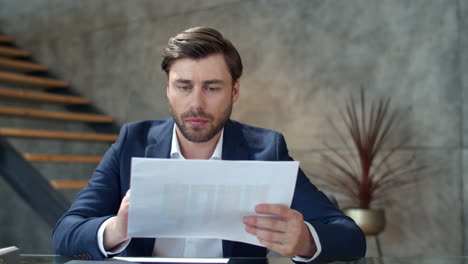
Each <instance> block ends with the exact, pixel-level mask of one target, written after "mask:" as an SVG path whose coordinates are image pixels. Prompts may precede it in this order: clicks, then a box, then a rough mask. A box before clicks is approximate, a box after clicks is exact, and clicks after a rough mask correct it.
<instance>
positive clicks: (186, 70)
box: [166, 54, 239, 142]
mask: <svg viewBox="0 0 468 264" xmlns="http://www.w3.org/2000/svg"><path fill="white" fill-rule="evenodd" d="M166 92H167V98H168V100H169V107H170V111H171V115H172V117H173V118H174V120H175V122H176V124H177V127H178V128H179V131H180V132H181V133H182V135H183V136H184V137H185V138H186V139H188V140H189V141H192V142H207V141H209V140H210V139H212V138H213V137H214V136H215V135H216V134H218V133H219V132H220V131H221V129H222V128H223V126H224V124H225V123H226V121H227V120H228V119H229V117H230V115H231V111H232V105H233V103H234V102H236V101H237V99H238V97H239V81H238V80H236V81H235V82H234V84H233V82H232V78H231V74H230V72H229V69H228V67H227V64H226V62H225V60H224V56H223V55H222V54H214V55H211V56H208V57H206V58H203V59H199V60H194V59H191V58H181V59H178V60H176V61H175V62H174V64H173V65H172V67H171V69H170V71H169V83H168V86H167V91H166Z"/></svg>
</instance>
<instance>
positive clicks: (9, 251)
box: [0, 247, 20, 264]
mask: <svg viewBox="0 0 468 264" xmlns="http://www.w3.org/2000/svg"><path fill="white" fill-rule="evenodd" d="M0 262H2V263H6V264H19V263H20V255H19V248H17V247H6V248H1V249H0Z"/></svg>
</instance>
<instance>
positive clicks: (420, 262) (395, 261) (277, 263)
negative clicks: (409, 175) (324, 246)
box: [20, 255, 468, 264]
mask: <svg viewBox="0 0 468 264" xmlns="http://www.w3.org/2000/svg"><path fill="white" fill-rule="evenodd" d="M70 260H72V259H71V258H67V257H61V256H56V255H21V263H20V264H64V263H66V262H68V261H70ZM87 262H89V263H93V261H87ZM103 263H105V262H103ZM129 263H131V262H129ZM230 263H235V264H243V263H245V264H263V263H268V264H294V262H292V261H291V259H289V258H269V259H266V258H232V259H230ZM335 263H353V264H465V263H468V257H461V256H460V257H379V258H362V259H359V260H357V261H353V262H335Z"/></svg>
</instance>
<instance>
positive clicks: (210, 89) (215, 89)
mask: <svg viewBox="0 0 468 264" xmlns="http://www.w3.org/2000/svg"><path fill="white" fill-rule="evenodd" d="M206 89H207V90H208V91H209V92H216V91H217V90H218V89H219V88H218V87H208V88H206Z"/></svg>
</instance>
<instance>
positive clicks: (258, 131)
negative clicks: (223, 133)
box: [229, 120, 283, 138]
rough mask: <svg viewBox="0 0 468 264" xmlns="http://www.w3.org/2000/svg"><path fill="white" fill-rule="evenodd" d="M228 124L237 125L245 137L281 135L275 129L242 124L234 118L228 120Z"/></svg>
mask: <svg viewBox="0 0 468 264" xmlns="http://www.w3.org/2000/svg"><path fill="white" fill-rule="evenodd" d="M229 123H230V125H231V126H233V127H237V128H238V129H239V131H240V132H241V133H242V135H243V136H245V137H246V138H262V137H268V138H271V137H279V136H280V137H282V136H283V135H282V134H281V133H280V132H278V131H275V130H271V129H267V128H262V127H256V126H252V125H247V124H243V123H240V122H237V121H234V120H230V121H229Z"/></svg>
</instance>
